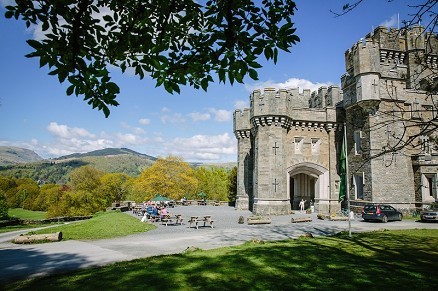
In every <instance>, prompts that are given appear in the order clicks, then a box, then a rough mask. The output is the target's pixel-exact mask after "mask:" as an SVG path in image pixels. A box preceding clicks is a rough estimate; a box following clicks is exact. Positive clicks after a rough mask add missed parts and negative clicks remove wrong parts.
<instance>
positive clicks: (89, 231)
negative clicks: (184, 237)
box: [30, 211, 156, 240]
mask: <svg viewBox="0 0 438 291" xmlns="http://www.w3.org/2000/svg"><path fill="white" fill-rule="evenodd" d="M154 228H156V226H154V225H151V224H149V223H142V222H140V220H139V219H137V218H135V217H132V216H130V215H127V214H126V213H122V212H120V211H110V212H102V213H98V214H95V215H94V216H93V218H91V219H88V220H83V221H80V222H74V223H69V224H62V225H59V226H55V227H51V228H50V232H51V233H52V232H58V231H60V232H62V239H63V240H69V239H74V240H87V239H104V238H112V237H116V236H126V235H130V234H134V233H138V232H145V231H148V230H151V229H154ZM47 232H48V231H47V229H43V230H38V231H32V232H30V233H32V234H42V233H47Z"/></svg>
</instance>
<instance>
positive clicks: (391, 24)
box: [379, 14, 398, 28]
mask: <svg viewBox="0 0 438 291" xmlns="http://www.w3.org/2000/svg"><path fill="white" fill-rule="evenodd" d="M379 26H386V27H389V28H390V27H397V26H398V17H397V14H394V15H393V16H391V18H390V19H387V20H385V21H383V22H382V23H380V24H379Z"/></svg>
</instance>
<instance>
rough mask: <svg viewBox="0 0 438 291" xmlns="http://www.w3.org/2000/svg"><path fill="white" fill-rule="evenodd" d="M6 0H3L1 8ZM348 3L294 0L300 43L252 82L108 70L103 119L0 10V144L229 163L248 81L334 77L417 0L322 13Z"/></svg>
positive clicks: (327, 80)
mask: <svg viewBox="0 0 438 291" xmlns="http://www.w3.org/2000/svg"><path fill="white" fill-rule="evenodd" d="M10 2H11V1H9V0H0V14H1V15H4V12H5V9H4V6H5V3H10ZM200 2H203V1H200ZM346 2H348V0H342V1H334V0H333V1H327V0H315V1H309V0H297V1H296V3H297V7H298V10H297V11H296V15H295V27H296V28H297V32H296V33H297V35H298V36H299V37H300V38H301V42H300V43H298V44H297V45H296V46H294V47H293V48H292V50H291V53H281V54H280V56H279V59H278V63H277V65H274V64H273V63H266V62H262V64H264V67H263V68H262V69H260V71H259V79H260V80H259V81H253V80H251V79H249V78H248V79H245V84H234V86H231V85H229V84H226V85H224V84H213V85H211V86H210V87H209V88H208V91H207V92H204V91H202V90H194V89H192V88H190V87H184V88H182V90H181V94H179V95H178V94H175V95H170V94H168V93H167V92H166V91H165V90H164V88H155V82H154V81H153V80H150V79H147V78H145V79H143V80H138V78H137V77H136V76H134V75H132V74H124V75H122V74H120V73H119V72H118V71H113V72H112V76H113V79H114V80H115V82H116V83H117V84H118V85H119V86H120V88H121V93H120V95H119V96H118V101H119V103H120V105H119V106H118V107H113V108H112V109H111V115H110V117H109V118H105V117H104V115H103V113H102V112H101V111H97V110H92V108H91V107H90V106H89V105H88V104H87V103H86V102H84V101H83V100H82V98H81V97H75V96H73V95H72V96H67V95H66V93H65V89H66V87H67V84H59V82H58V80H57V78H56V77H52V76H49V75H47V73H48V69H47V68H42V69H40V68H39V61H38V60H37V59H27V58H25V57H24V55H25V54H27V53H29V52H30V51H31V49H30V47H28V45H27V44H26V42H25V41H26V40H27V39H30V38H35V37H37V34H38V29H36V30H35V29H34V30H26V28H25V24H24V23H23V22H21V21H15V20H7V19H4V17H0V37H1V39H2V42H1V45H0V88H1V90H0V124H1V127H0V145H3V146H18V147H24V148H28V149H31V150H34V151H35V152H36V153H38V154H39V155H40V156H42V157H44V158H51V157H59V156H62V155H66V154H71V153H77V152H88V151H92V150H96V149H102V148H108V147H126V148H130V149H132V150H135V151H138V152H140V153H144V154H148V155H152V156H157V157H158V156H160V157H165V156H168V155H177V156H180V157H182V158H183V159H184V160H186V161H190V162H195V161H196V162H235V161H236V160H237V141H236V139H235V137H234V134H233V120H232V116H233V112H234V110H235V109H240V108H244V107H247V106H248V103H249V102H248V101H249V94H250V93H251V92H252V91H253V90H254V89H257V88H264V87H276V88H296V87H299V88H300V90H302V89H312V90H314V89H316V88H317V87H318V86H320V85H331V84H335V85H339V83H340V77H341V75H342V74H344V72H345V66H344V52H345V51H346V50H347V49H348V48H350V47H351V46H352V45H353V44H354V43H355V42H357V41H359V39H360V38H362V37H364V36H365V35H366V34H367V33H369V32H370V31H371V30H372V29H373V28H375V27H377V26H379V25H386V26H392V27H397V15H399V19H400V20H402V19H409V14H412V13H413V12H415V10H413V8H409V7H408V4H411V5H412V4H414V3H415V2H417V1H412V0H411V1H408V0H394V1H391V2H388V1H386V0H366V1H364V3H363V4H361V5H360V6H359V7H358V8H357V9H356V10H353V11H351V12H350V13H349V14H347V15H345V16H342V17H339V18H335V17H334V16H333V14H332V13H330V12H329V10H330V9H332V10H336V11H340V10H341V8H342V5H343V4H345V3H346ZM350 2H351V1H350Z"/></svg>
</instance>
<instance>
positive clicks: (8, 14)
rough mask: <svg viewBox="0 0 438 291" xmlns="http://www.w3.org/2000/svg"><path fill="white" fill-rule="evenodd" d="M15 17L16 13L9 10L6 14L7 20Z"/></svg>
mask: <svg viewBox="0 0 438 291" xmlns="http://www.w3.org/2000/svg"><path fill="white" fill-rule="evenodd" d="M13 16H14V11H11V10H9V11H6V12H5V17H6V18H12V17H13Z"/></svg>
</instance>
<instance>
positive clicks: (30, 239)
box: [14, 232, 62, 244]
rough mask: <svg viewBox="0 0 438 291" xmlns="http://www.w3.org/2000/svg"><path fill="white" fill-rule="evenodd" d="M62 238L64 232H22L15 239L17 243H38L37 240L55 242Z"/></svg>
mask: <svg viewBox="0 0 438 291" xmlns="http://www.w3.org/2000/svg"><path fill="white" fill-rule="evenodd" d="M60 240H62V232H55V233H46V234H30V235H26V234H22V235H19V236H17V237H15V239H14V243H16V244H25V243H36V242H53V241H60Z"/></svg>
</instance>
